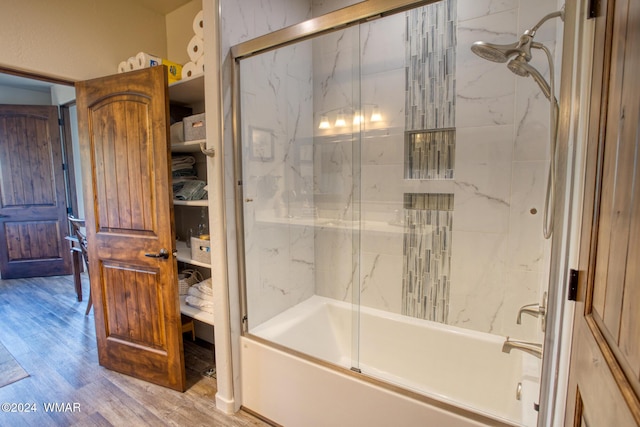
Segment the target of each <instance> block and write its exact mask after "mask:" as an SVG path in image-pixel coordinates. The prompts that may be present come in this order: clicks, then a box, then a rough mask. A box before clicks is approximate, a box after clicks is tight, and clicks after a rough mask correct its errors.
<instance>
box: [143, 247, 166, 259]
mask: <svg viewBox="0 0 640 427" xmlns="http://www.w3.org/2000/svg"><path fill="white" fill-rule="evenodd" d="M144 256H146V257H149V258H162V259H169V251H168V250H166V249H165V248H162V249H160V252H158V253H157V254H148V253H147V254H144Z"/></svg>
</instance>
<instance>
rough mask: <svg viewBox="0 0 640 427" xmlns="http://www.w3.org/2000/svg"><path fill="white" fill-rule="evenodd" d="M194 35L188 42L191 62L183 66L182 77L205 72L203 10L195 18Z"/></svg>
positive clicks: (185, 77) (186, 77)
mask: <svg viewBox="0 0 640 427" xmlns="http://www.w3.org/2000/svg"><path fill="white" fill-rule="evenodd" d="M192 27H193V33H194V35H193V37H191V40H189V44H187V53H188V54H189V62H187V63H186V64H184V65H183V66H182V78H183V79H188V78H191V77H195V76H198V75H200V74H202V73H204V18H203V14H202V11H200V12H198V13H197V14H196V17H195V18H193V25H192Z"/></svg>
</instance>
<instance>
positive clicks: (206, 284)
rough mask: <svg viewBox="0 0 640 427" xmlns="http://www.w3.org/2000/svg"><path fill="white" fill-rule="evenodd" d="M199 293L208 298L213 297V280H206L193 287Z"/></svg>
mask: <svg viewBox="0 0 640 427" xmlns="http://www.w3.org/2000/svg"><path fill="white" fill-rule="evenodd" d="M193 287H195V288H196V289H197V290H198V291H200V292H202V293H203V294H206V295H208V296H213V286H212V285H211V279H210V278H209V279H205V280H203V281H202V282H200V283H196V284H195V285H193Z"/></svg>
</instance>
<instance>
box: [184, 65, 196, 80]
mask: <svg viewBox="0 0 640 427" xmlns="http://www.w3.org/2000/svg"><path fill="white" fill-rule="evenodd" d="M198 74H200V73H199V72H198V68H197V67H196V63H195V62H187V63H186V64H184V65H183V66H182V78H183V79H189V78H191V77H195V76H197V75H198Z"/></svg>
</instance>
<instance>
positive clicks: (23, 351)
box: [0, 276, 268, 427]
mask: <svg viewBox="0 0 640 427" xmlns="http://www.w3.org/2000/svg"><path fill="white" fill-rule="evenodd" d="M83 292H84V295H85V301H83V302H77V301H76V298H75V293H74V291H73V281H72V276H61V277H53V278H34V279H15V280H2V279H0V341H1V342H2V344H4V346H5V347H6V348H7V349H8V350H9V352H11V354H12V355H13V357H14V358H15V359H16V360H17V361H18V363H20V365H22V367H23V368H24V369H25V370H26V371H27V372H28V373H29V375H30V376H29V377H28V378H25V379H22V380H20V381H18V382H16V383H13V384H9V385H7V386H5V387H2V388H0V404H2V403H5V402H8V403H16V404H30V405H33V404H34V403H35V404H36V409H37V410H36V412H32V413H7V412H3V411H1V410H0V426H2V427H4V426H10V427H13V426H39V427H41V426H147V425H149V426H221V427H227V426H234V427H235V426H238V427H240V426H267V425H268V424H266V423H264V422H262V421H261V420H259V419H257V418H255V417H254V416H252V415H250V414H248V413H246V412H243V411H240V412H238V413H237V414H234V415H227V414H225V413H223V412H221V411H219V410H218V409H216V407H215V393H216V380H215V379H214V378H208V377H205V376H203V375H202V372H203V371H204V370H205V369H206V368H207V367H208V366H210V365H211V363H212V361H213V357H212V353H211V349H206V348H204V347H202V346H199V345H196V344H194V343H191V342H190V341H189V340H188V337H187V335H185V367H186V376H187V384H188V389H187V391H186V392H184V393H179V392H175V391H173V390H168V389H165V388H163V387H159V386H156V385H153V384H149V383H146V382H143V381H140V380H136V379H135V378H131V377H128V376H125V375H121V374H118V373H115V372H112V371H109V370H107V369H104V368H102V367H101V366H99V365H98V356H97V350H96V342H95V329H94V324H93V310H92V311H91V313H90V314H89V315H88V316H85V315H84V311H85V308H86V296H87V295H88V294H89V289H88V281H87V279H86V277H84V278H83ZM45 403H65V404H67V403H68V404H70V405H69V407H68V409H73V405H74V404H79V411H75V412H73V411H69V412H46V411H45V407H44V404H45ZM3 408H4V407H3ZM76 408H77V406H76Z"/></svg>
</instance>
